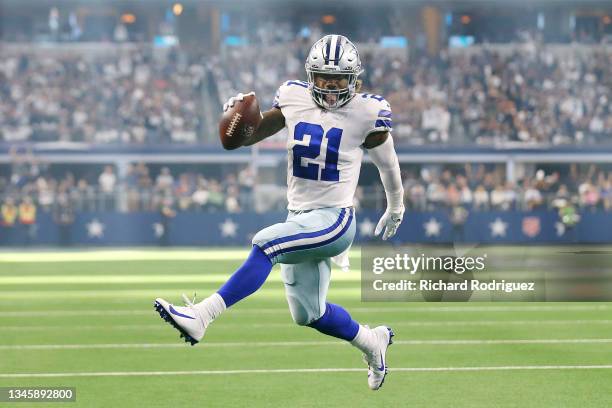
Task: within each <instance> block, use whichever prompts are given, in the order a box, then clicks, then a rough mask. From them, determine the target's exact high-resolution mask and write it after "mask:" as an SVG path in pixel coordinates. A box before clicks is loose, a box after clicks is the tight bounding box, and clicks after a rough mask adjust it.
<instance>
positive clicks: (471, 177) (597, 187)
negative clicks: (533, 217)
mask: <svg viewBox="0 0 612 408" xmlns="http://www.w3.org/2000/svg"><path fill="white" fill-rule="evenodd" d="M567 170H568V171H567V172H564V174H563V175H561V173H560V172H558V171H552V172H550V173H549V174H547V173H546V172H545V171H544V170H542V169H539V170H537V171H536V172H535V174H534V175H533V176H526V177H522V178H520V179H518V180H517V181H516V182H511V181H508V180H506V179H505V176H504V171H503V169H502V168H497V169H493V170H487V169H486V167H485V166H475V167H472V166H469V165H466V166H465V168H463V169H460V170H456V169H455V170H450V169H441V170H440V169H434V170H432V169H428V168H422V169H421V170H420V171H419V172H418V173H415V172H410V171H407V172H405V173H404V177H403V180H404V189H405V194H406V198H405V201H406V205H407V208H410V209H413V210H435V209H450V208H454V207H458V206H460V207H464V208H465V209H468V210H475V211H479V210H496V211H508V210H519V211H531V210H537V209H550V208H560V207H564V206H566V205H573V206H576V207H579V208H582V209H584V210H586V211H591V210H596V209H602V210H606V211H610V210H612V170H610V169H607V170H604V169H601V168H598V167H597V166H594V165H592V166H590V167H589V168H588V169H585V170H583V171H580V169H579V167H578V166H577V165H575V164H572V165H570V166H569V168H568V169H567Z"/></svg>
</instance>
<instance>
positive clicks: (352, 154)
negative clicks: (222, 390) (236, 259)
mask: <svg viewBox="0 0 612 408" xmlns="http://www.w3.org/2000/svg"><path fill="white" fill-rule="evenodd" d="M362 72H363V69H362V67H361V60H360V58H359V53H358V52H357V48H356V47H355V46H354V45H353V43H351V42H350V41H349V40H348V39H347V38H346V37H344V36H341V35H327V36H325V37H323V38H322V39H320V40H319V41H317V42H316V43H315V44H314V45H313V46H312V48H311V50H310V52H309V54H308V58H307V61H306V73H307V76H308V81H307V82H304V81H297V80H294V81H288V82H285V83H284V84H283V85H281V87H280V88H279V89H278V92H277V93H276V96H275V98H274V103H273V107H272V109H270V110H268V111H267V112H264V113H263V115H262V116H263V120H262V121H261V124H260V126H259V127H258V128H257V130H256V132H255V133H254V134H253V135H252V136H251V138H249V139H248V140H246V142H245V143H244V145H245V146H249V145H252V144H254V143H257V142H259V141H261V140H263V139H265V138H267V137H269V136H272V135H274V134H275V133H277V132H278V131H279V130H281V129H282V128H284V127H286V128H287V129H288V131H289V136H288V139H287V154H288V160H287V163H288V165H287V184H288V190H287V198H288V201H289V205H288V210H289V214H288V216H287V220H286V221H285V222H283V223H279V224H275V225H272V226H270V227H267V228H264V229H263V230H261V231H259V232H258V233H257V234H256V235H255V236H254V238H253V246H252V250H251V253H250V255H249V257H248V258H247V260H246V261H245V262H244V264H243V265H242V266H241V267H240V268H239V269H238V270H237V271H236V272H235V273H234V274H233V275H232V276H231V277H230V278H229V280H228V281H227V282H226V283H225V284H224V285H223V286H221V288H220V289H219V290H218V291H217V292H216V293H214V294H212V295H211V296H209V297H208V298H206V299H204V300H203V301H201V302H199V303H195V304H194V303H192V302H190V301H189V299H187V298H186V297H185V296H184V295H183V298H184V300H185V303H186V306H184V307H183V306H175V305H172V304H170V303H169V302H167V301H165V300H164V299H156V301H155V308H156V310H157V311H158V312H159V314H160V315H161V316H162V318H164V320H166V321H167V322H168V323H170V324H171V325H172V326H174V327H175V328H176V329H177V330H179V331H180V332H181V337H184V338H185V340H186V341H189V342H190V343H191V344H192V345H193V344H195V343H197V342H199V341H201V340H202V338H203V336H204V333H205V331H206V329H207V328H208V326H209V325H210V324H211V322H213V320H214V319H215V318H217V317H218V316H219V315H220V314H221V313H223V311H224V310H225V309H226V308H228V307H231V306H232V305H234V304H235V303H237V302H239V301H240V300H242V299H244V298H245V297H247V296H249V295H251V294H253V293H254V292H255V291H257V290H258V289H259V288H260V287H261V286H262V285H263V283H264V282H265V280H266V278H267V277H268V275H269V273H270V271H271V269H272V267H273V266H274V265H275V264H281V277H282V280H283V282H284V284H285V291H286V297H287V302H288V304H289V310H290V312H291V316H292V317H293V320H294V321H295V323H297V324H298V325H304V326H309V327H312V328H313V329H315V330H318V331H319V332H321V333H323V334H327V335H329V336H334V337H337V338H340V339H343V340H346V341H348V342H350V343H351V344H352V345H353V346H355V347H356V348H358V349H359V350H361V351H362V352H363V354H364V357H365V360H366V362H367V364H368V385H369V387H370V388H371V389H373V390H377V389H378V388H380V386H381V385H382V384H383V381H384V379H385V375H386V373H387V362H386V352H387V348H388V346H389V345H390V344H391V338H392V336H393V335H394V334H393V331H392V330H391V328H389V327H387V326H378V327H376V328H373V329H371V328H369V327H368V326H365V325H360V324H358V323H357V322H356V321H354V320H353V319H352V318H351V316H350V315H349V313H348V312H347V311H346V310H345V309H343V308H342V307H341V306H339V305H335V304H331V303H327V302H326V297H327V290H328V286H329V281H330V273H331V263H330V260H331V258H332V257H335V256H338V255H339V254H342V253H344V252H345V251H346V250H347V249H348V248H349V247H350V245H351V243H352V241H353V238H354V236H355V210H354V209H353V196H354V193H355V188H356V186H357V180H358V178H359V170H360V167H361V160H362V157H363V152H364V150H367V151H368V152H369V155H370V158H371V159H372V161H373V162H374V164H375V165H376V166H377V167H378V170H379V172H380V177H381V179H382V183H383V186H384V188H385V193H386V197H387V209H386V211H385V213H384V214H383V216H382V218H381V219H380V221H379V222H378V224H377V226H376V228H375V231H374V232H375V234H376V235H379V234H380V233H381V232H383V231H384V232H383V235H382V239H383V240H386V239H388V238H390V237H392V236H393V235H395V232H396V231H397V228H398V226H399V225H400V223H401V222H402V217H403V214H404V205H403V188H402V181H401V178H400V168H399V163H398V159H397V155H396V153H395V149H394V146H393V139H392V137H391V133H390V132H391V128H392V122H391V107H390V106H389V104H388V103H387V101H385V99H384V98H382V97H381V96H378V95H372V94H367V93H358V92H357V91H358V87H359V85H358V77H359V75H360V74H361V73H362ZM243 97H244V95H243V94H238V95H237V96H235V97H232V98H230V99H229V101H227V103H226V104H225V105H224V107H223V109H224V110H227V109H229V108H230V107H232V106H233V105H234V103H235V102H236V101H240V100H242V99H243Z"/></svg>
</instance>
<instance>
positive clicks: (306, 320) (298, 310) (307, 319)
mask: <svg viewBox="0 0 612 408" xmlns="http://www.w3.org/2000/svg"><path fill="white" fill-rule="evenodd" d="M287 303H288V304H289V311H290V312H291V317H292V318H293V321H294V322H295V324H297V325H299V326H307V325H309V324H310V323H312V322H314V321H315V320H317V319H318V318H320V317H321V316H319V314H318V313H315V312H314V311H313V310H311V308H309V307H307V305H305V304H304V303H302V302H301V301H300V299H299V298H297V297H295V296H287Z"/></svg>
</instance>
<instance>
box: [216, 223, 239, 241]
mask: <svg viewBox="0 0 612 408" xmlns="http://www.w3.org/2000/svg"><path fill="white" fill-rule="evenodd" d="M219 229H220V230H221V236H222V237H224V238H229V237H235V236H236V231H238V224H236V223H235V222H234V221H232V220H230V219H229V218H227V219H226V220H225V221H223V222H222V223H221V224H219Z"/></svg>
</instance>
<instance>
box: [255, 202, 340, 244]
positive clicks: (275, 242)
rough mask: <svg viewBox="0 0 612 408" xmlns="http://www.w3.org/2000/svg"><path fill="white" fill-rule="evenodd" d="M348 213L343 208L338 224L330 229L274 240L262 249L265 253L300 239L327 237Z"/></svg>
mask: <svg viewBox="0 0 612 408" xmlns="http://www.w3.org/2000/svg"><path fill="white" fill-rule="evenodd" d="M345 213H346V208H343V209H342V210H341V211H340V215H339V216H338V219H337V220H336V222H335V223H334V224H332V225H331V226H330V227H327V228H325V229H323V230H319V231H314V232H301V233H299V234H294V235H289V236H286V237H281V238H277V239H274V240H272V241H269V242H266V243H265V244H264V245H263V246H262V247H261V249H262V251H265V250H266V249H268V248H270V247H272V246H274V245H279V244H282V243H285V242H289V241H295V240H298V239H303V238H314V237H318V236H321V235H325V234H327V233H329V232H331V231H333V230H334V229H335V228H336V227H338V225H340V224H341V223H342V219H343V218H344V215H345Z"/></svg>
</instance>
